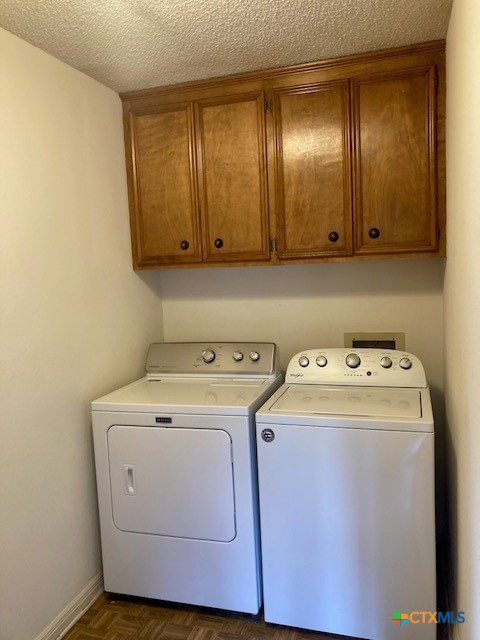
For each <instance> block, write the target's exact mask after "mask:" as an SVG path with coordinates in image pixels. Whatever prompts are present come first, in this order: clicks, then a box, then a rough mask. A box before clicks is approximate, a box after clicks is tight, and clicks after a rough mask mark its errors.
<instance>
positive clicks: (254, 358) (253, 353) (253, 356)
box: [250, 351, 260, 362]
mask: <svg viewBox="0 0 480 640" xmlns="http://www.w3.org/2000/svg"><path fill="white" fill-rule="evenodd" d="M250 360H251V361H252V362H258V361H259V360H260V354H259V353H258V351H250Z"/></svg>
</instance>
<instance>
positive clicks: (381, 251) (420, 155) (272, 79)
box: [122, 42, 445, 269]
mask: <svg viewBox="0 0 480 640" xmlns="http://www.w3.org/2000/svg"><path fill="white" fill-rule="evenodd" d="M444 48H445V47H444V43H442V42H437V43H424V44H419V45H413V46H411V47H405V48H402V49H398V50H392V51H384V52H381V51H380V52H376V53H371V54H360V55H359V56H352V57H349V58H344V59H341V60H339V61H338V63H337V61H325V62H323V63H322V62H320V63H316V64H312V65H299V66H298V67H290V68H286V69H272V70H269V71H260V72H258V73H252V74H246V75H240V76H232V77H229V78H220V79H212V80H205V81H202V82H198V83H187V84H184V85H178V86H176V87H163V88H161V87H160V88H157V89H146V90H145V91H141V92H132V93H130V94H124V95H123V96H122V100H123V102H124V124H125V140H126V156H127V174H128V184H129V200H130V218H131V230H132V249H133V262H134V268H139V269H148V268H155V267H176V266H178V267H182V266H185V267H188V266H217V265H218V266H221V265H235V264H238V265H240V264H241V265H244V264H245V265H246V264H288V263H302V262H309V261H312V262H321V261H335V260H338V261H351V260H355V259H362V260H363V259H377V258H382V259H383V258H389V257H390V258H395V257H405V256H421V255H422V254H423V255H425V256H442V255H445V233H444V232H445V85H444V70H445V54H444Z"/></svg>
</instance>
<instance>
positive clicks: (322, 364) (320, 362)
mask: <svg viewBox="0 0 480 640" xmlns="http://www.w3.org/2000/svg"><path fill="white" fill-rule="evenodd" d="M315 362H316V363H317V366H318V367H326V366H327V362H328V360H327V359H326V357H325V356H318V358H317V359H316V360H315Z"/></svg>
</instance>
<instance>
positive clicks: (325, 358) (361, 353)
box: [285, 349, 427, 387]
mask: <svg viewBox="0 0 480 640" xmlns="http://www.w3.org/2000/svg"><path fill="white" fill-rule="evenodd" d="M285 382H288V383H290V384H292V383H293V384H294V383H298V384H329V385H330V384H331V385H355V386H362V387H426V386H427V380H426V377H425V370H424V368H423V365H422V363H421V362H420V360H419V359H418V358H417V357H416V356H414V355H412V354H411V353H406V352H405V351H396V350H393V349H309V350H307V351H301V352H300V353H297V354H296V355H295V356H293V358H292V359H291V360H290V363H289V365H288V369H287V375H286V376H285Z"/></svg>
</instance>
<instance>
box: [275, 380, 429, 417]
mask: <svg viewBox="0 0 480 640" xmlns="http://www.w3.org/2000/svg"><path fill="white" fill-rule="evenodd" d="M270 411H272V412H273V413H295V414H303V413H305V414H309V413H315V414H328V415H334V416H335V415H342V416H370V417H371V416H374V417H377V418H378V417H397V418H421V416H422V405H421V401H420V392H419V391H418V389H389V388H381V389H375V388H370V387H367V388H362V387H350V388H349V387H315V386H311V385H291V386H285V392H284V393H283V394H282V395H281V396H280V398H278V400H277V401H276V402H275V404H274V405H272V407H271V409H270Z"/></svg>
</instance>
